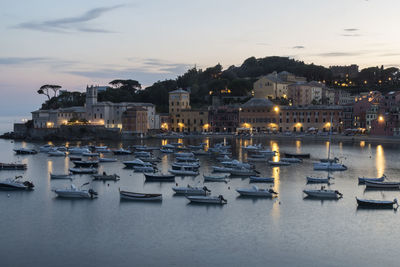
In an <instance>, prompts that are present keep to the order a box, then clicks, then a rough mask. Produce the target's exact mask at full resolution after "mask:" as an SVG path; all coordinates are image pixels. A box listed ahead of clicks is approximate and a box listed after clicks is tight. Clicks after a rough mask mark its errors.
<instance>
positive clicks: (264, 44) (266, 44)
mask: <svg viewBox="0 0 400 267" xmlns="http://www.w3.org/2000/svg"><path fill="white" fill-rule="evenodd" d="M256 45H262V46H269V45H270V44H268V43H256Z"/></svg>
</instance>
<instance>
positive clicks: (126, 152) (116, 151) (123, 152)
mask: <svg viewBox="0 0 400 267" xmlns="http://www.w3.org/2000/svg"><path fill="white" fill-rule="evenodd" d="M112 153H114V155H130V154H132V151H130V150H126V149H123V148H119V149H114V150H112Z"/></svg>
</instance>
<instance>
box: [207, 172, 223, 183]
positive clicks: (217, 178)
mask: <svg viewBox="0 0 400 267" xmlns="http://www.w3.org/2000/svg"><path fill="white" fill-rule="evenodd" d="M203 177H204V182H225V183H227V182H228V180H227V178H228V177H227V176H214V175H205V174H203Z"/></svg>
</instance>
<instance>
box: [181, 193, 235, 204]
mask: <svg viewBox="0 0 400 267" xmlns="http://www.w3.org/2000/svg"><path fill="white" fill-rule="evenodd" d="M186 198H187V199H189V200H190V202H194V203H204V204H226V203H228V201H227V200H226V199H225V198H224V197H223V196H222V195H219V196H186Z"/></svg>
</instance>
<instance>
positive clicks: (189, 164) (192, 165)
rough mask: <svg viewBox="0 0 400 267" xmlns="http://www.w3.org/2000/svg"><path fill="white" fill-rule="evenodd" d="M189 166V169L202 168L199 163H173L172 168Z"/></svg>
mask: <svg viewBox="0 0 400 267" xmlns="http://www.w3.org/2000/svg"><path fill="white" fill-rule="evenodd" d="M174 165H175V166H189V167H193V168H196V169H198V168H200V164H199V163H197V162H174V163H172V166H174Z"/></svg>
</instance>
